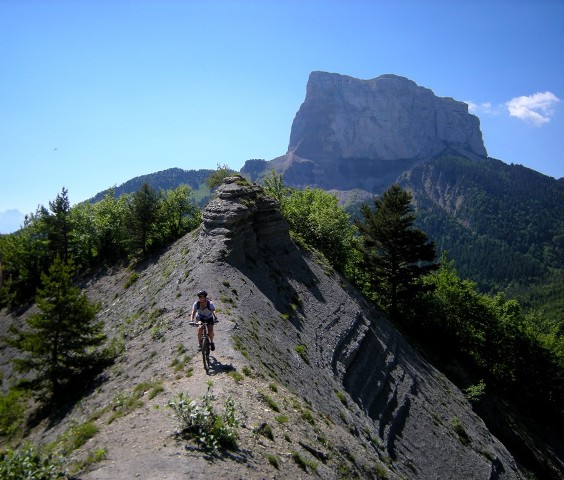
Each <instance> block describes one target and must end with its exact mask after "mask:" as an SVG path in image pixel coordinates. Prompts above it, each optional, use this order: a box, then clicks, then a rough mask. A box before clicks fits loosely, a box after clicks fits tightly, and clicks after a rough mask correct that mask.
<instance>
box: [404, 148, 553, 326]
mask: <svg viewBox="0 0 564 480" xmlns="http://www.w3.org/2000/svg"><path fill="white" fill-rule="evenodd" d="M400 184H401V185H402V186H403V187H404V188H406V189H408V190H410V191H412V192H413V196H414V205H415V207H416V211H417V215H418V220H417V225H418V226H419V227H420V228H421V229H423V230H424V231H425V232H427V234H428V235H429V237H430V238H432V239H433V240H434V241H435V243H436V245H437V250H438V251H439V252H446V253H447V254H448V257H449V258H451V259H453V260H455V262H456V268H457V271H458V272H459V274H460V275H461V276H462V277H463V278H469V279H472V280H473V281H474V282H476V284H477V286H478V288H479V289H480V291H482V292H486V293H490V294H494V293H496V292H504V293H506V294H507V295H508V296H510V297H514V298H517V299H518V300H519V301H520V302H521V303H522V304H523V306H524V307H526V308H536V309H542V310H543V311H544V312H545V313H546V314H547V315H548V316H549V317H550V318H551V319H552V320H554V321H556V322H562V319H563V318H564V287H563V282H562V275H563V272H564V216H563V215H562V210H563V209H564V181H562V180H558V181H557V180H554V179H553V178H550V177H547V176H545V175H542V174H540V173H538V172H535V171H534V170H531V169H528V168H525V167H522V166H520V165H507V164H505V163H503V162H501V161H499V160H494V159H491V158H488V159H484V160H481V161H472V160H468V159H466V158H460V157H446V158H440V159H436V160H433V161H431V162H429V163H427V164H424V165H420V166H417V167H415V168H414V169H413V170H412V171H411V172H409V174H408V175H407V174H406V175H404V176H403V178H402V179H401V181H400Z"/></svg>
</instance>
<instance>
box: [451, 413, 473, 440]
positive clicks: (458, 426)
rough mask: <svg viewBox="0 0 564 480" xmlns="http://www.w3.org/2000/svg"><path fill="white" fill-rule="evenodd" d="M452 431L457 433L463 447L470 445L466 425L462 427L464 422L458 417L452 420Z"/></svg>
mask: <svg viewBox="0 0 564 480" xmlns="http://www.w3.org/2000/svg"><path fill="white" fill-rule="evenodd" d="M452 429H453V430H454V433H456V435H457V436H458V439H459V440H460V443H462V444H463V445H469V444H470V441H471V440H470V437H469V436H468V433H467V432H466V429H465V428H464V425H462V422H461V421H460V419H459V418H458V417H454V418H453V419H452Z"/></svg>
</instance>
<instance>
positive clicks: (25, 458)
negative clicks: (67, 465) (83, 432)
mask: <svg viewBox="0 0 564 480" xmlns="http://www.w3.org/2000/svg"><path fill="white" fill-rule="evenodd" d="M0 478H2V479H3V480H22V479H29V480H51V479H56V478H69V477H68V475H67V474H66V472H65V471H64V470H63V469H62V460H61V459H59V458H56V457H53V456H50V455H49V456H44V455H42V454H41V452H40V451H39V450H37V449H35V448H33V447H26V448H24V449H23V450H18V451H14V450H7V451H5V452H1V453H0Z"/></svg>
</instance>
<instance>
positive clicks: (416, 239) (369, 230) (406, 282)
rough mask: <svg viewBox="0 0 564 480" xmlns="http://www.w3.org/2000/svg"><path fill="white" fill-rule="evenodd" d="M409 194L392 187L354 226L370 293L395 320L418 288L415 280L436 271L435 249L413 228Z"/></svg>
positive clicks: (425, 236)
mask: <svg viewBox="0 0 564 480" xmlns="http://www.w3.org/2000/svg"><path fill="white" fill-rule="evenodd" d="M411 198H412V196H411V193H409V192H407V191H404V190H402V189H401V187H400V186H399V185H392V186H391V187H390V188H389V189H388V190H387V191H386V192H384V193H383V194H382V197H381V198H374V205H373V208H370V206H369V205H367V204H365V205H363V207H362V208H361V213H362V216H363V217H364V218H363V219H362V220H358V221H357V222H356V225H357V227H358V229H359V232H360V233H361V235H362V238H363V243H364V265H365V267H366V269H367V270H368V272H369V273H370V274H371V281H372V289H373V291H374V292H375V294H376V297H377V299H378V301H379V303H380V305H381V306H382V307H383V308H384V309H386V310H387V311H388V313H389V314H390V316H391V317H397V315H398V313H399V311H400V310H401V309H402V307H405V306H407V305H408V304H409V302H410V300H412V299H413V298H414V297H415V295H416V294H417V292H418V290H419V289H420V287H419V286H418V285H417V283H416V280H417V279H418V278H419V277H421V276H422V275H425V274H427V273H429V272H431V271H432V270H435V269H436V268H438V265H437V264H435V263H433V262H434V260H435V246H434V244H433V243H431V242H429V241H428V239H427V234H425V233H424V232H422V231H421V230H418V229H417V228H415V227H414V226H413V224H414V222H415V219H416V215H415V213H413V210H412V207H411Z"/></svg>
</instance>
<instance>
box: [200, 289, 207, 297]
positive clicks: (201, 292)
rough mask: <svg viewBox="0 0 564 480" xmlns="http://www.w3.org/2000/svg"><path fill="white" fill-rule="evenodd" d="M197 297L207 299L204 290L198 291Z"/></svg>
mask: <svg viewBox="0 0 564 480" xmlns="http://www.w3.org/2000/svg"><path fill="white" fill-rule="evenodd" d="M197 295H198V297H199V296H200V295H203V296H204V297H207V296H208V292H206V291H205V290H200V291H199V292H198V293H197Z"/></svg>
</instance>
